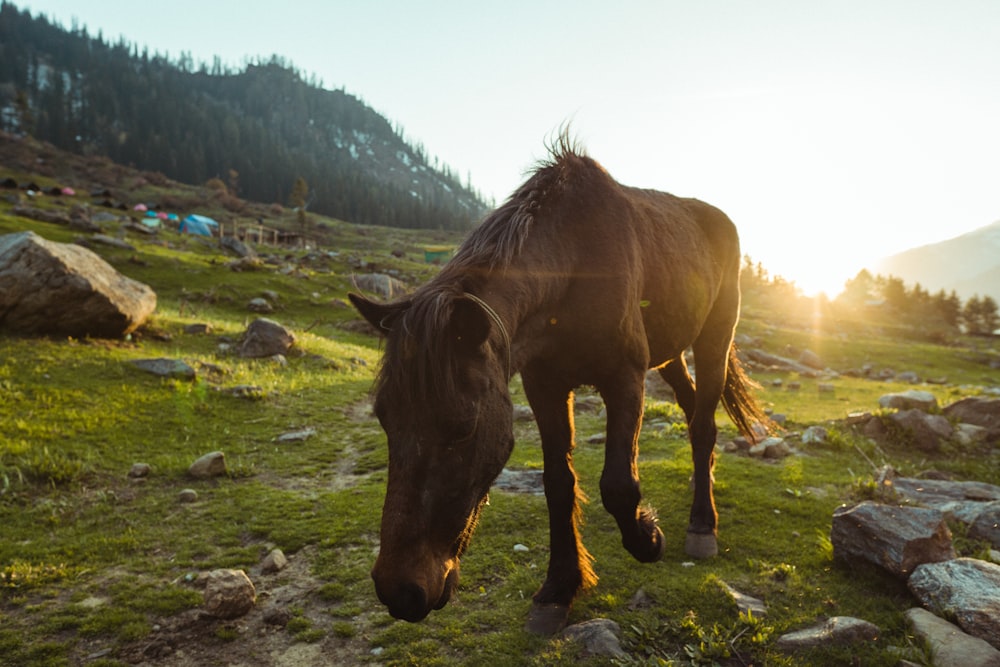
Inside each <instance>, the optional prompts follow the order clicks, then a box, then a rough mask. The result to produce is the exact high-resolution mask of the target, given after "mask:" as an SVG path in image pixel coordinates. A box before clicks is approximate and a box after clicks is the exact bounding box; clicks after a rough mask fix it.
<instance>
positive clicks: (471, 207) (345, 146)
mask: <svg viewBox="0 0 1000 667" xmlns="http://www.w3.org/2000/svg"><path fill="white" fill-rule="evenodd" d="M0 129H3V130H5V131H8V132H20V133H24V134H31V135H33V136H35V137H36V138H38V139H41V140H43V141H47V142H50V143H52V144H54V145H55V146H57V147H58V148H61V149H63V150H69V151H73V152H77V153H80V154H91V155H95V154H96V155H104V156H107V157H109V158H110V159H112V160H114V161H115V162H119V163H122V164H127V165H131V166H134V167H137V168H140V169H143V170H147V171H158V172H161V173H163V174H165V175H167V176H169V177H170V178H172V179H174V180H177V181H181V182H185V183H204V182H206V181H207V180H208V179H211V178H220V179H226V177H227V175H228V174H231V173H234V172H235V173H238V174H239V190H240V191H239V192H234V193H233V194H234V195H236V194H238V195H239V196H241V197H243V198H245V199H251V200H255V201H261V202H265V203H267V202H277V203H286V202H287V201H288V200H289V198H290V196H291V194H292V188H293V187H294V184H295V183H296V182H297V181H298V180H299V179H304V180H305V181H306V182H308V184H309V187H310V192H311V196H312V197H311V201H310V210H312V211H314V212H317V213H321V214H325V215H329V216H332V217H336V218H341V219H344V220H349V221H352V222H358V223H366V224H378V225H388V226H396V227H411V228H432V229H439V228H440V229H467V228H468V227H470V226H471V224H472V223H473V222H475V221H476V220H477V219H478V218H479V217H480V216H481V215H482V213H483V211H484V209H485V204H484V203H483V201H482V197H481V196H479V194H478V193H477V192H475V191H474V190H473V189H472V188H471V186H469V185H468V184H466V185H463V184H462V182H461V180H460V179H459V178H458V177H457V176H456V175H455V174H454V173H453V172H452V171H451V170H450V169H449V168H448V167H441V166H436V165H435V166H432V165H431V163H430V160H429V158H428V156H427V154H426V152H425V150H424V149H423V147H422V146H419V145H418V146H416V147H414V146H411V145H410V144H409V143H408V142H407V141H405V140H404V139H403V137H402V132H401V131H400V130H399V129H398V128H394V127H393V126H392V125H391V124H390V123H389V122H388V121H387V120H386V119H385V118H384V117H383V116H381V115H380V114H378V113H376V112H375V111H374V110H372V109H371V108H370V107H368V106H367V105H366V104H364V103H363V102H362V101H361V100H359V99H358V98H356V97H355V96H353V95H351V94H349V93H346V92H345V91H344V90H343V89H340V90H326V89H323V88H321V87H320V85H319V83H318V82H316V81H315V79H312V80H309V81H307V80H305V79H304V77H303V76H302V74H301V73H300V72H298V71H296V70H295V69H294V68H293V67H292V66H291V65H290V64H289V63H287V62H286V61H284V60H283V59H281V58H279V57H277V56H272V57H271V58H269V59H260V60H258V61H257V62H251V63H247V64H246V65H245V66H244V67H243V68H242V69H238V70H236V69H231V68H228V67H225V66H223V65H222V63H221V62H220V61H219V60H218V59H215V61H214V62H213V63H212V65H211V66H209V65H206V64H201V65H200V66H197V67H196V66H195V64H194V63H193V60H192V59H191V57H190V55H189V54H182V55H181V56H180V58H179V59H178V60H177V61H176V62H174V61H171V60H170V59H169V58H168V57H166V56H161V55H159V54H153V55H150V54H149V52H148V51H147V50H145V49H142V50H140V49H139V47H138V46H135V45H132V44H129V43H128V42H126V41H125V40H124V39H119V41H117V42H115V43H108V42H107V41H105V40H104V38H103V37H102V36H101V35H100V34H98V35H97V36H96V37H93V36H91V35H89V34H88V33H87V31H86V29H85V28H84V29H81V28H76V27H74V28H73V29H72V30H65V29H63V28H62V27H61V26H59V25H57V24H55V23H52V22H50V21H49V20H48V19H46V18H45V17H44V16H37V17H32V16H31V15H30V13H28V12H26V11H24V12H22V11H19V10H18V9H17V8H16V7H15V6H14V5H13V4H11V3H9V2H3V3H2V5H0Z"/></svg>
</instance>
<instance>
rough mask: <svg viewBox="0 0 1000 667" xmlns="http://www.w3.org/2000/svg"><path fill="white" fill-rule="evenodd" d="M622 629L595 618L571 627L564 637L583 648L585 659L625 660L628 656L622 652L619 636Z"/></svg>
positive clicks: (607, 621) (565, 631)
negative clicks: (602, 657) (592, 657)
mask: <svg viewBox="0 0 1000 667" xmlns="http://www.w3.org/2000/svg"><path fill="white" fill-rule="evenodd" d="M620 634H621V627H620V626H619V625H618V624H617V623H615V622H614V621H612V620H610V619H607V618H595V619H593V620H590V621H584V622H583V623H577V624H576V625H571V626H569V627H568V628H566V629H565V630H563V633H562V636H563V637H565V638H566V639H569V640H570V641H574V642H576V643H578V644H580V645H581V646H582V647H583V657H587V656H604V657H609V658H623V657H625V656H626V655H627V654H626V653H625V651H623V650H622V646H621V641H620V640H619V639H618V636H619V635H620Z"/></svg>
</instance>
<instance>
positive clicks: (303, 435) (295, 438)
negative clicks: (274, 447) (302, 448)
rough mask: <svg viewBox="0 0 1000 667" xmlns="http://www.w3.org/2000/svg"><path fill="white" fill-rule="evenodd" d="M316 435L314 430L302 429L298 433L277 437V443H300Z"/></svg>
mask: <svg viewBox="0 0 1000 667" xmlns="http://www.w3.org/2000/svg"><path fill="white" fill-rule="evenodd" d="M314 435H316V429H314V428H304V429H302V430H300V431H290V432H288V433H282V434H281V435H279V436H278V442H302V441H304V440H308V439H309V438H311V437H312V436H314Z"/></svg>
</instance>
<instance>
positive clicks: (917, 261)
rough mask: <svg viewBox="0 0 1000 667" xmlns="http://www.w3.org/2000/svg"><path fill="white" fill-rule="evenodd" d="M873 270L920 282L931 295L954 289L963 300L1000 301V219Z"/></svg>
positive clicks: (881, 262) (880, 263)
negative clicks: (979, 297)
mask: <svg viewBox="0 0 1000 667" xmlns="http://www.w3.org/2000/svg"><path fill="white" fill-rule="evenodd" d="M873 270H874V271H875V272H877V273H880V274H885V275H892V276H896V277H898V278H902V279H903V280H904V281H906V282H907V283H919V284H920V285H921V286H922V287H924V288H925V289H927V290H929V291H931V292H935V291H938V290H945V291H946V292H951V291H953V290H954V291H955V292H956V293H957V294H958V295H959V296H960V297H962V298H963V299H968V298H970V297H972V296H976V295H978V296H990V297H992V298H993V299H995V300H1000V220H997V221H996V222H993V223H990V224H988V225H985V226H983V227H980V228H978V229H974V230H972V231H970V232H966V233H964V234H961V235H959V236H956V237H954V238H950V239H946V240H944V241H940V242H938V243H930V244H926V245H922V246H918V247H915V248H910V249H909V250H904V251H903V252H900V253H896V254H894V255H890V256H889V257H885V258H883V259H881V260H879V261H878V262H876V263H875V265H874V266H873Z"/></svg>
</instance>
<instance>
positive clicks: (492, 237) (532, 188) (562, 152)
mask: <svg viewBox="0 0 1000 667" xmlns="http://www.w3.org/2000/svg"><path fill="white" fill-rule="evenodd" d="M547 149H548V152H549V155H548V157H547V158H545V159H543V160H541V161H539V162H538V163H536V164H535V166H534V168H533V170H532V172H531V174H530V175H529V177H528V178H527V180H526V181H525V182H524V183H523V184H522V185H521V186H520V187H519V188H517V190H515V191H514V193H513V194H511V196H510V197H509V198H508V199H507V201H506V202H504V203H503V204H502V205H501V206H500V207H499V208H497V209H496V210H495V211H493V212H492V213H490V214H489V215H488V216H487V217H486V218H485V219H484V220H483V222H482V223H481V224H480V225H479V226H478V227H477V228H476V229H475V230H474V231H473V232H472V233H471V234H470V235H469V236H468V237H467V238H466V240H465V241H464V242H463V244H462V246H461V247H460V248H459V249H458V251H457V252H456V254H455V256H454V257H453V258H452V259H451V261H449V262H448V263H447V264H446V265H445V266H444V267H443V268H442V270H441V272H440V273H439V274H438V276H437V277H436V278H435V279H434V280H432V281H431V282H429V283H427V284H426V285H424V286H423V287H421V288H420V289H418V290H417V291H416V292H415V293H414V294H413V295H412V296H411V297H410V299H409V300H408V301H409V307H408V308H407V309H406V310H405V312H403V313H402V315H400V317H398V318H396V320H395V321H394V322H393V324H392V331H391V332H390V334H389V336H388V337H387V340H386V347H385V352H384V355H383V358H382V365H381V368H380V370H379V374H378V378H377V380H376V385H375V387H376V391H378V390H380V389H381V388H384V387H388V386H391V387H393V388H394V389H396V390H398V391H400V392H401V393H402V395H407V396H409V397H410V400H411V401H412V403H413V409H420V407H419V406H420V405H434V404H440V401H442V400H446V399H448V398H449V397H453V396H454V395H455V391H456V386H455V379H456V377H457V372H456V370H457V369H456V364H455V361H456V359H457V354H456V353H455V350H454V347H453V346H454V341H453V340H452V339H451V337H450V336H447V335H442V333H443V331H444V329H445V327H447V326H448V324H449V322H450V321H451V318H452V314H453V312H454V304H455V301H456V300H457V299H459V298H461V297H462V295H463V293H464V292H465V289H466V287H465V285H466V280H465V279H466V278H467V277H468V276H470V275H477V274H481V273H483V272H491V271H494V270H503V269H505V268H506V267H508V266H510V264H511V262H513V261H514V260H515V258H517V257H518V255H519V254H520V252H521V250H522V248H523V247H524V244H525V242H526V240H527V239H528V237H529V235H530V233H531V231H532V228H533V227H534V226H535V224H536V222H537V220H538V216H539V213H541V212H543V211H545V210H546V208H547V207H549V206H550V205H553V202H554V200H556V199H559V198H561V195H563V194H566V192H568V191H572V188H574V187H583V186H582V185H581V184H586V183H588V182H589V181H591V180H592V178H593V177H595V176H597V177H599V178H601V179H604V180H606V181H610V177H609V176H608V175H607V172H605V171H604V169H603V168H602V167H601V166H600V165H599V164H598V163H597V162H596V161H594V160H593V159H591V158H590V157H588V156H587V155H586V153H585V152H584V151H583V150H582V148H581V147H580V146H579V144H578V143H577V142H576V141H575V140H573V139H571V138H570V136H569V133H568V132H566V131H563V132H561V133H560V135H559V136H558V138H557V139H556V141H555V142H553V143H551V144H548V145H547Z"/></svg>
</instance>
